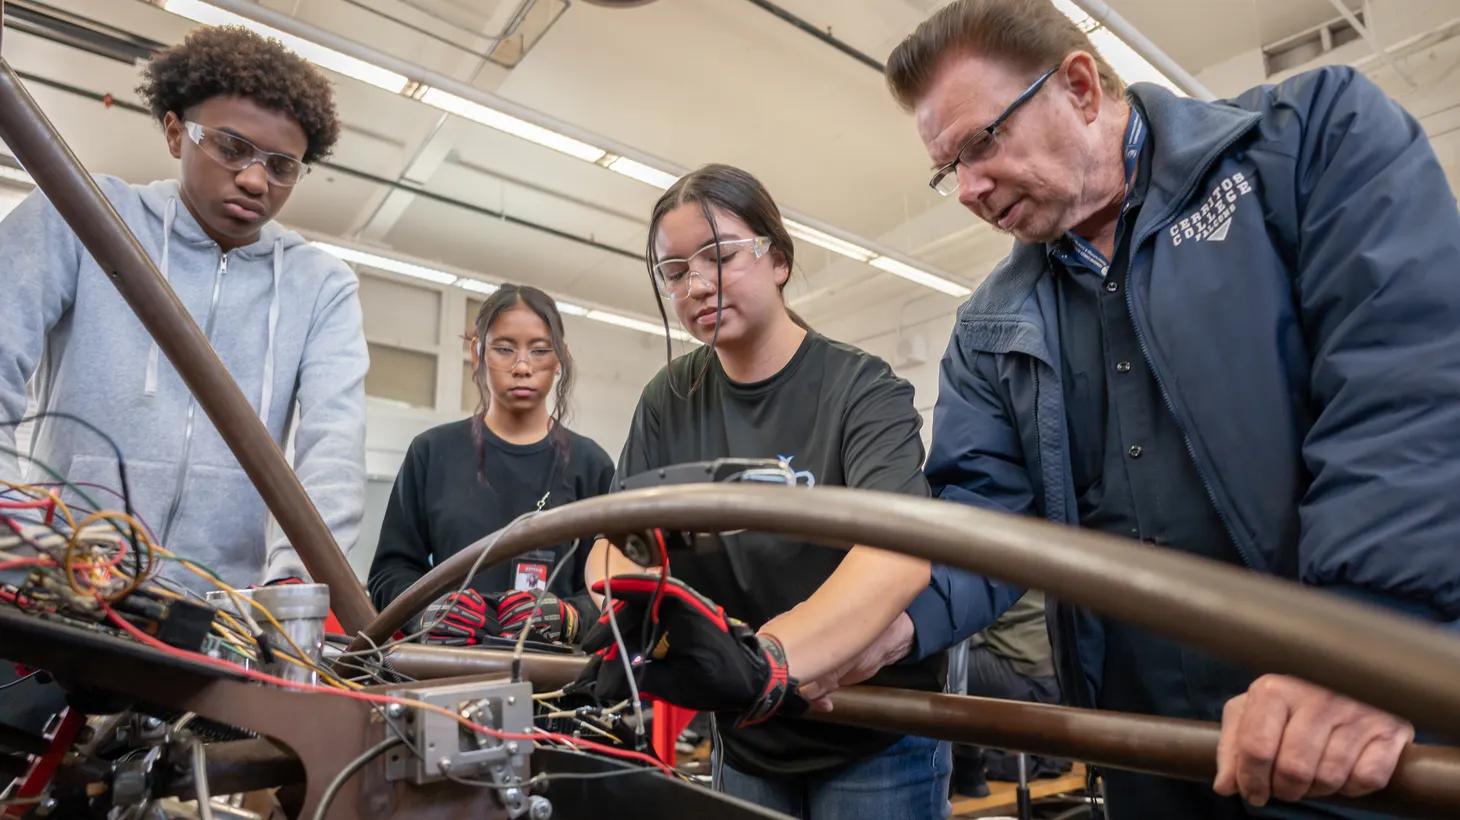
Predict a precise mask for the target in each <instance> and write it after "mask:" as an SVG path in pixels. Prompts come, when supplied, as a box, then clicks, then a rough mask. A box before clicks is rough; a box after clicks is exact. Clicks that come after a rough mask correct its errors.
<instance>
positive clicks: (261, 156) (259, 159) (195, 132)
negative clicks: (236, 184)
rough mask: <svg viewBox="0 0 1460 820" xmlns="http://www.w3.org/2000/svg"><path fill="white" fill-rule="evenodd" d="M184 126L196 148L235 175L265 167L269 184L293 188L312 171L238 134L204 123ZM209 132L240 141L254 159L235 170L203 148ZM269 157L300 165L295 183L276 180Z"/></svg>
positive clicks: (185, 123) (295, 158) (188, 121)
mask: <svg viewBox="0 0 1460 820" xmlns="http://www.w3.org/2000/svg"><path fill="white" fill-rule="evenodd" d="M182 124H183V131H184V132H186V133H187V135H188V139H190V140H192V141H193V144H194V145H196V146H198V148H199V150H201V151H202V152H203V153H204V154H208V158H209V159H211V160H213V161H214V162H216V163H218V164H219V165H222V166H223V167H224V168H227V169H228V170H230V171H233V172H234V173H238V174H241V173H243V172H244V171H247V170H248V169H249V168H252V167H253V166H254V165H262V166H263V167H264V176H265V177H267V178H268V180H269V183H270V184H272V185H277V186H279V187H280V188H293V187H294V186H295V185H298V184H299V183H300V182H303V181H304V178H305V177H307V176H309V172H310V170H311V166H310V165H308V164H307V163H305V162H304V160H302V159H300V158H299V157H291V156H289V155H288V154H281V153H279V152H277V151H265V150H264V149H262V148H260V147H258V146H257V145H254V144H253V143H252V142H251V141H249V140H247V139H245V138H243V137H240V136H239V135H237V134H230V133H229V132H227V131H224V130H223V129H221V128H213V127H211V126H207V125H203V124H202V123H199V122H192V121H190V120H183V121H182ZM209 131H214V132H217V133H219V134H224V135H226V136H227V137H229V138H230V139H235V140H238V141H239V142H241V143H243V144H244V145H247V146H248V147H249V148H252V149H253V157H252V158H250V159H249V161H248V162H247V163H246V164H244V166H243V167H242V168H234V167H233V166H231V165H229V164H228V163H226V162H224V161H223V160H221V159H219V158H218V157H215V156H213V155H212V154H209V153H208V149H206V148H203V137H204V136H205V135H206V134H207V133H208V132H209ZM269 157H278V158H279V159H284V160H288V161H289V162H292V163H294V164H295V165H298V166H299V178H298V179H296V180H294V181H293V182H280V181H279V180H277V179H275V178H274V175H273V174H270V173H269V164H268V162H267V160H268V158H269Z"/></svg>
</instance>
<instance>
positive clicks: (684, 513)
mask: <svg viewBox="0 0 1460 820" xmlns="http://www.w3.org/2000/svg"><path fill="white" fill-rule="evenodd" d="M807 494H810V495H807ZM810 499H815V503H814V504H813V503H808V501H809V500H810ZM653 527H665V528H674V529H684V530H699V531H718V530H732V529H740V528H744V529H752V530H759V531H764V532H775V533H781V534H785V535H789V536H796V537H800V538H804V539H807V540H811V541H816V542H820V543H825V544H828V545H832V546H845V545H847V544H852V543H857V544H866V545H868V546H873V547H879V548H882V549H888V550H893V551H896V552H902V553H906V554H908V555H916V556H919V557H921V558H926V559H928V560H930V561H933V562H935V563H940V564H946V565H949V566H955V567H961V568H963V569H967V570H971V571H973V572H978V573H982V574H985V575H988V576H992V577H995V578H1002V579H1005V580H1007V581H1010V582H1013V583H1017V584H1022V585H1025V586H1029V587H1034V588H1038V589H1043V590H1045V591H1047V592H1049V593H1050V594H1051V595H1054V596H1056V597H1058V598H1061V599H1063V600H1065V601H1069V602H1071V603H1075V604H1079V605H1081V606H1086V607H1089V608H1090V609H1092V610H1094V611H1096V612H1099V613H1101V614H1103V615H1107V616H1110V617H1113V618H1118V619H1120V620H1122V621H1125V622H1127V623H1131V624H1135V625H1137V626H1140V627H1143V628H1146V629H1149V630H1151V631H1152V632H1155V633H1158V634H1161V635H1165V636H1166V637H1169V638H1172V639H1175V640H1178V641H1182V642H1185V643H1188V644H1192V645H1195V646H1200V647H1202V648H1204V649H1207V650H1209V651H1212V652H1214V653H1216V654H1217V655H1220V656H1222V657H1225V658H1227V659H1228V660H1231V661H1235V662H1237V663H1241V664H1244V665H1246V666H1248V667H1249V668H1253V669H1260V670H1264V671H1273V672H1281V673H1286V674H1291V675H1296V676H1298V677H1301V678H1304V679H1306V680H1310V681H1313V682H1314V683H1317V684H1319V685H1322V686H1326V687H1329V688H1331V689H1333V690H1335V691H1338V692H1341V693H1343V694H1346V695H1348V696H1350V697H1353V698H1357V699H1358V700H1361V701H1363V702H1365V703H1371V704H1373V705H1375V706H1377V707H1379V708H1382V709H1386V710H1388V711H1390V712H1392V713H1394V714H1397V715H1401V716H1403V717H1405V718H1407V719H1409V720H1411V721H1413V722H1414V723H1415V724H1416V726H1419V727H1420V728H1422V729H1426V730H1429V731H1435V732H1442V733H1444V734H1445V735H1447V736H1448V737H1451V738H1460V686H1457V685H1456V681H1460V640H1456V639H1455V638H1454V636H1452V635H1450V634H1449V633H1447V632H1445V631H1443V630H1441V629H1440V628H1438V627H1436V626H1433V625H1430V624H1426V623H1423V622H1421V621H1419V620H1417V619H1414V618H1410V617H1407V616H1403V615H1399V614H1396V613H1393V612H1390V611H1387V610H1384V609H1380V608H1379V607H1375V606H1370V605H1367V604H1360V603H1355V602H1352V601H1348V600H1344V599H1341V598H1339V597H1337V596H1335V595H1331V594H1328V593H1324V592H1321V591H1319V590H1316V589H1312V588H1306V587H1302V586H1300V585H1298V584H1295V583H1292V582H1289V581H1284V580H1281V579H1278V578H1274V577H1270V576H1264V575H1258V574H1256V573H1253V572H1251V571H1248V570H1245V569H1241V568H1237V567H1232V566H1228V565H1225V564H1220V563H1217V562H1214V561H1209V560H1205V559H1201V558H1196V557H1193V556H1189V555H1183V554H1181V553H1179V552H1176V551H1174V550H1167V549H1158V548H1151V547H1147V546H1144V545H1142V544H1139V543H1136V542H1131V541H1127V540H1125V539H1120V538H1115V537H1113V536H1108V535H1103V534H1100V533H1095V532H1089V531H1085V530H1079V529H1076V528H1072V527H1062V526H1057V525H1055V524H1051V523H1048V522H1045V521H1038V520H1034V519H1031V518H1027V517H1021V516H1014V515H1008V514H1002V513H994V512H989V511H986V510H978V509H974V508H972V507H968V506H965V505H962V504H952V503H948V502H944V501H934V500H930V499H922V498H913V497H910V496H902V495H893V494H890V493H878V492H870V491H865V490H849V489H845V488H840V487H818V488H816V489H814V490H791V489H786V488H783V487H764V486H747V485H726V484H713V485H711V484H706V485H694V486H681V487H663V488H655V489H647V490H633V491H628V492H620V493H613V494H611V495H607V496H599V497H597V498H591V499H588V500H585V501H578V502H575V503H573V504H569V505H567V506H565V507H559V508H557V509H554V510H549V511H547V512H544V513H541V514H539V515H536V516H533V517H532V518H529V519H526V520H524V521H521V522H518V523H517V524H516V525H515V526H514V527H513V528H512V529H511V530H510V531H509V532H507V533H506V535H505V536H503V537H502V538H501V540H500V541H499V542H497V543H496V544H495V546H494V549H493V554H492V555H491V556H490V557H491V558H492V559H495V560H503V559H506V558H508V557H510V556H515V555H519V554H521V553H524V552H527V551H529V550H532V549H537V548H540V547H545V546H548V545H550V544H555V543H560V542H562V541H567V540H570V539H578V538H584V537H588V536H592V535H595V534H598V533H604V532H613V533H616V532H634V531H637V530H641V529H649V528H653ZM483 541H484V542H490V541H491V539H490V538H488V539H483ZM479 549H481V547H477V548H469V549H466V550H463V551H462V552H459V553H457V554H456V555H454V556H452V557H451V558H450V559H449V560H448V561H446V562H445V563H443V564H441V565H440V566H437V567H436V568H434V569H433V570H431V572H429V573H427V574H426V576H425V577H423V578H422V579H421V580H419V581H417V582H416V583H415V584H414V585H412V586H411V588H410V589H408V590H407V591H406V592H405V594H404V595H402V596H401V597H400V598H398V599H396V600H395V601H394V602H393V603H392V604H391V605H390V606H389V607H387V608H386V610H385V612H383V613H382V614H381V615H380V617H379V618H377V619H376V621H375V622H374V623H372V624H371V625H370V626H369V627H368V628H367V630H366V632H367V634H369V635H370V636H371V637H372V638H373V639H375V640H382V639H383V638H385V637H387V636H389V635H390V634H392V633H393V632H394V630H395V629H396V628H398V627H399V626H400V625H402V624H404V623H405V622H406V620H407V619H408V618H409V617H410V616H412V615H414V614H415V613H417V612H419V611H420V610H422V609H424V608H425V606H426V605H427V604H428V603H430V602H431V601H432V600H434V599H435V598H437V597H439V596H440V595H441V594H442V593H444V592H446V591H448V590H449V589H451V588H453V587H454V586H455V585H456V584H459V583H460V582H461V580H462V577H463V576H464V575H465V573H466V572H467V570H468V569H469V568H470V566H471V564H472V562H473V561H475V559H476V556H477V552H478V550H479ZM357 643H360V644H364V641H363V640H358V639H357Z"/></svg>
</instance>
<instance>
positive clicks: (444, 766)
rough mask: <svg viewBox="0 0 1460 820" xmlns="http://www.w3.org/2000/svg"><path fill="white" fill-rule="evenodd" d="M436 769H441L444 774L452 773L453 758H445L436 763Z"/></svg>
mask: <svg viewBox="0 0 1460 820" xmlns="http://www.w3.org/2000/svg"><path fill="white" fill-rule="evenodd" d="M436 768H437V769H439V770H440V771H441V773H442V774H450V773H451V758H449V757H443V758H441V759H440V760H438V761H436Z"/></svg>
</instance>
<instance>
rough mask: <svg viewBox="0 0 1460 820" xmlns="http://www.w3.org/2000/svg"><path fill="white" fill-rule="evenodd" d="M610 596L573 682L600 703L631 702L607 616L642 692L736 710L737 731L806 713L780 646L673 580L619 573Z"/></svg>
mask: <svg viewBox="0 0 1460 820" xmlns="http://www.w3.org/2000/svg"><path fill="white" fill-rule="evenodd" d="M603 588H604V584H603V582H602V581H599V582H598V583H596V584H594V585H593V591H594V592H597V593H600V594H601V593H602V592H603ZM612 591H613V606H612V608H611V610H610V608H608V607H607V606H605V611H604V613H603V615H602V617H600V618H599V619H598V622H597V623H595V624H594V625H593V628H592V629H590V630H589V631H588V635H587V636H586V637H585V638H584V639H583V651H585V652H590V653H593V657H591V658H589V660H588V665H587V666H586V667H585V668H584V670H583V673H582V675H580V676H579V678H578V685H579V686H583V687H585V688H591V690H592V692H593V696H594V697H595V698H596V699H597V700H598V701H599V702H600V703H616V702H618V701H621V700H624V699H626V698H628V697H630V693H629V687H628V680H627V678H626V677H625V675H626V672H625V670H624V664H623V660H622V658H621V657H620V656H619V654H618V653H619V648H618V645H617V643H616V642H615V640H614V636H613V630H612V627H611V626H610V625H609V621H608V619H609V617H610V612H612V617H613V618H614V620H615V621H616V622H617V623H618V627H619V632H620V634H622V635H623V638H624V645H625V646H626V647H627V649H628V652H629V658H630V661H631V662H632V663H633V665H634V674H635V675H636V676H638V682H639V690H640V691H641V692H642V693H644V694H647V695H652V696H653V697H656V698H659V699H660V700H663V701H666V702H668V703H672V704H674V705H675V706H680V707H683V708H686V709H694V710H697V711H701V712H739V713H741V716H740V720H739V722H738V723H737V724H736V725H738V726H750V725H753V724H756V723H760V722H762V721H764V720H766V719H767V718H769V717H771V716H772V715H775V714H784V715H790V716H795V715H799V714H801V713H803V712H805V711H806V709H807V703H806V700H805V699H804V698H802V697H801V695H800V694H799V693H798V692H797V691H796V686H797V683H796V680H795V679H794V678H792V677H791V676H790V674H789V673H788V672H787V670H786V653H785V649H784V648H783V647H782V646H781V644H780V641H777V640H776V639H775V638H773V637H771V636H769V635H757V634H755V633H754V632H752V631H751V630H750V628H749V627H748V626H746V625H745V624H744V623H742V622H740V621H737V620H735V619H733V618H731V617H729V616H728V615H726V614H725V610H724V609H722V608H720V606H719V605H717V604H716V603H715V602H713V601H711V600H709V599H708V598H706V597H705V596H703V595H701V594H699V593H698V592H696V591H694V590H693V589H691V588H690V587H688V586H685V585H684V584H682V583H680V582H678V581H676V580H674V579H673V578H669V579H665V580H664V582H663V586H662V591H661V590H660V578H659V576H655V575H618V576H614V578H613V579H612ZM656 597H657V604H656ZM656 616H657V624H656ZM646 619H648V621H649V624H648V626H649V629H648V632H649V633H650V634H651V635H652V634H657V635H658V637H657V639H656V638H653V637H651V638H650V641H652V642H653V647H652V648H651V649H649V650H648V651H645V648H644V646H643V644H644V638H643V635H644V634H645V629H644V626H645V620H646Z"/></svg>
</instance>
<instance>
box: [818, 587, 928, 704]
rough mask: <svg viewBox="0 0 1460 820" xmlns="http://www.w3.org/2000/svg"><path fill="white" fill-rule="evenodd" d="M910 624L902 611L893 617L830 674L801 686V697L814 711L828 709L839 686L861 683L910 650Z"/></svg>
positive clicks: (900, 658) (911, 636)
mask: <svg viewBox="0 0 1460 820" xmlns="http://www.w3.org/2000/svg"><path fill="white" fill-rule="evenodd" d="M912 641H913V623H912V618H910V617H908V614H907V613H906V612H904V613H902V614H900V615H898V616H897V618H896V620H894V621H893V622H892V623H891V624H888V626H887V628H886V629H884V630H883V631H882V634H881V635H879V636H878V637H877V640H875V641H873V642H872V643H871V644H869V645H868V646H867V648H866V649H863V650H862V651H861V652H860V653H859V654H858V655H857V656H856V657H855V658H852V659H851V660H850V661H847V662H846V663H845V664H842V666H841V667H840V668H839V669H837V670H836V671H835V672H833V673H832V674H830V675H825V676H823V677H820V678H817V679H816V680H813V681H811V682H809V683H806V684H803V685H802V686H801V696H802V697H804V698H806V700H808V701H810V702H811V708H812V709H815V710H817V711H818V712H830V711H831V709H832V706H831V699H830V698H829V697H828V696H829V695H830V694H831V693H832V692H835V691H836V690H838V689H840V688H842V687H843V686H853V685H855V684H858V683H861V682H863V681H865V680H867V679H869V678H871V677H872V676H873V675H875V674H877V673H878V672H879V671H881V670H882V667H884V666H890V665H892V664H894V663H897V662H898V661H900V660H902V659H903V658H905V657H907V653H908V652H909V651H911V649H912Z"/></svg>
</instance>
